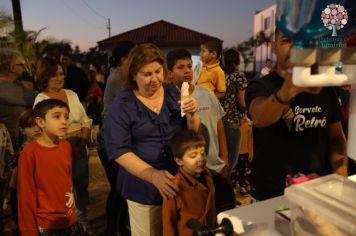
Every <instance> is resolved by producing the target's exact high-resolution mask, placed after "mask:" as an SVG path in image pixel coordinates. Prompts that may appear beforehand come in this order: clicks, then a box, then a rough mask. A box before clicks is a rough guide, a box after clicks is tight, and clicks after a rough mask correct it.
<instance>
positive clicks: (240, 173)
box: [236, 115, 253, 195]
mask: <svg viewBox="0 0 356 236" xmlns="http://www.w3.org/2000/svg"><path fill="white" fill-rule="evenodd" d="M252 137H253V136H252V121H251V120H250V119H249V118H248V117H247V115H245V116H244V118H243V120H242V124H241V147H240V154H239V157H238V160H237V167H236V168H237V181H238V186H239V188H238V191H239V192H240V193H241V194H242V195H248V194H249V193H250V190H251V186H250V181H249V179H250V175H251V162H252V159H253V138H252Z"/></svg>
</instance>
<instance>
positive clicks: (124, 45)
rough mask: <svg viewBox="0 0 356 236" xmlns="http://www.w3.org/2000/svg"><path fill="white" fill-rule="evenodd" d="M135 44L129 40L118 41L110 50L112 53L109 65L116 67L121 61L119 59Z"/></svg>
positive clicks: (125, 55)
mask: <svg viewBox="0 0 356 236" xmlns="http://www.w3.org/2000/svg"><path fill="white" fill-rule="evenodd" d="M134 47H135V44H134V43H133V42H131V41H121V42H118V43H117V44H116V45H115V47H114V49H113V50H112V55H111V57H110V60H109V64H110V67H116V66H118V65H119V64H120V63H121V59H122V58H124V57H127V55H128V54H129V52H130V51H131V49H132V48H134Z"/></svg>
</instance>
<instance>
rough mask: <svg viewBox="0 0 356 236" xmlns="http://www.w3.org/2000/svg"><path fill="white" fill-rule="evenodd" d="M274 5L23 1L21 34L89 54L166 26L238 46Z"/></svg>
mask: <svg viewBox="0 0 356 236" xmlns="http://www.w3.org/2000/svg"><path fill="white" fill-rule="evenodd" d="M275 2H276V0H220V1H217V0H21V10H22V19H23V24H24V29H25V30H39V29H41V28H44V27H47V29H46V30H44V31H43V32H42V33H41V35H42V37H41V38H42V39H44V38H48V37H52V38H56V39H57V40H62V39H66V40H69V41H70V42H71V43H72V47H73V48H74V46H75V45H79V47H80V49H81V50H82V51H83V50H87V49H88V48H89V47H94V46H96V42H97V41H100V40H102V39H105V38H107V37H108V30H107V29H106V26H107V18H110V20H111V35H112V36H114V35H116V34H120V33H123V32H125V31H128V30H131V29H135V28H138V27H141V26H143V25H147V24H150V23H153V22H156V21H158V20H165V21H168V22H171V23H174V24H177V25H180V26H183V27H186V28H189V29H192V30H195V31H198V32H201V33H205V34H208V35H212V36H215V37H218V38H220V39H222V40H224V47H230V46H234V45H237V43H240V42H242V41H244V40H246V39H248V38H249V37H250V36H251V35H252V32H253V16H254V13H255V11H257V10H262V9H264V8H267V7H269V6H271V5H272V4H274V3H275ZM0 10H1V11H3V12H6V13H8V14H9V15H12V7H11V1H10V0H0Z"/></svg>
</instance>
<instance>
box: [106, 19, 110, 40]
mask: <svg viewBox="0 0 356 236" xmlns="http://www.w3.org/2000/svg"><path fill="white" fill-rule="evenodd" d="M106 28H107V29H108V31H109V38H110V37H111V24H110V18H108V26H107V27H106Z"/></svg>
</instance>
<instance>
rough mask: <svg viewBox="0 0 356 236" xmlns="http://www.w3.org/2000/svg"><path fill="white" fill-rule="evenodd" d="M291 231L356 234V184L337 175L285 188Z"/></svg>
mask: <svg viewBox="0 0 356 236" xmlns="http://www.w3.org/2000/svg"><path fill="white" fill-rule="evenodd" d="M284 195H285V197H286V199H287V200H288V203H289V204H288V205H289V207H290V209H291V224H290V225H291V232H292V235H294V236H299V235H305V236H308V235H323V236H329V235H330V236H349V235H350V236H351V235H356V183H355V182H353V181H350V180H348V179H347V178H345V177H342V176H340V175H337V174H331V175H327V176H324V177H320V178H318V179H314V180H310V181H308V182H304V183H301V184H297V185H292V186H290V187H288V188H286V189H285V192H284Z"/></svg>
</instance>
